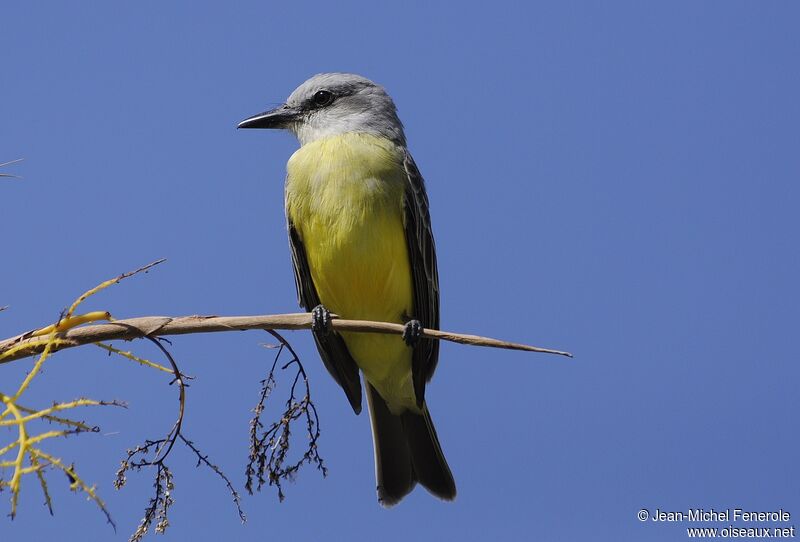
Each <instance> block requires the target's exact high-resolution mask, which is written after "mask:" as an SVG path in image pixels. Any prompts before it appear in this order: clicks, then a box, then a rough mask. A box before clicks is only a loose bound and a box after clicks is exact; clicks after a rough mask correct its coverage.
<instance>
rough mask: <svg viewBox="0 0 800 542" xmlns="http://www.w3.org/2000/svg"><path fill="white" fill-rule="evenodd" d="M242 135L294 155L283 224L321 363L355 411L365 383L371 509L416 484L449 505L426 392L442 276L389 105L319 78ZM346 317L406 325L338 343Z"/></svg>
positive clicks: (333, 76) (361, 83)
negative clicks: (277, 136)
mask: <svg viewBox="0 0 800 542" xmlns="http://www.w3.org/2000/svg"><path fill="white" fill-rule="evenodd" d="M239 128H283V129H287V130H289V131H291V132H293V133H294V134H295V135H296V136H297V138H298V140H299V141H300V149H299V150H297V152H295V153H294V154H293V155H292V157H291V158H290V159H289V163H288V164H287V173H288V174H287V177H286V193H285V195H286V218H287V222H288V229H289V242H290V245H291V250H292V261H293V263H294V276H295V283H296V286H297V295H298V301H299V303H300V305H302V306H303V307H305V309H306V310H309V311H311V312H312V315H313V326H312V329H313V332H314V333H313V334H314V339H315V341H316V344H317V348H318V349H319V353H320V356H321V357H322V361H323V362H324V363H325V366H326V367H327V368H328V371H329V372H330V373H331V375H332V376H333V378H334V379H335V380H336V382H338V383H339V385H340V386H341V387H342V388H343V389H344V392H345V394H346V395H347V399H348V400H349V401H350V405H351V406H352V407H353V410H354V411H355V412H356V414H358V413H360V412H361V381H360V378H359V369H360V370H361V372H363V373H364V378H365V380H366V382H365V385H366V388H367V402H368V404H369V410H370V420H371V423H372V437H373V438H372V441H373V446H374V450H375V474H376V478H377V486H378V487H377V489H378V500H379V501H380V502H381V503H382V504H383V505H384V506H391V505H393V504H395V503H397V502H399V501H400V500H401V499H402V498H403V497H404V496H405V495H407V494H408V493H409V492H410V491H411V490H412V489H413V488H414V486H415V485H416V483H417V482H420V483H421V484H422V485H423V486H424V487H425V488H427V489H428V491H430V492H431V493H433V494H434V495H436V496H437V497H440V498H442V499H447V500H451V499H453V498H455V495H456V486H455V481H454V480H453V475H452V474H451V472H450V468H449V467H448V465H447V461H446V460H445V458H444V455H443V453H442V449H441V447H440V445H439V439H438V438H437V436H436V430H435V429H434V427H433V422H432V421H431V417H430V414H429V412H428V407H427V405H426V404H425V383H426V382H427V381H428V380H430V378H431V376H432V375H433V371H434V369H435V368H436V362H437V359H438V356H439V343H438V341H434V340H427V339H420V336H421V332H422V329H423V328H433V329H438V327H439V278H438V272H437V269H436V252H435V247H434V242H433V234H432V232H431V223H430V215H429V212H428V196H427V194H426V192H425V184H424V181H423V179H422V175H420V173H419V170H418V169H417V166H416V164H415V163H414V159H413V158H411V154H409V152H408V149H407V148H406V138H405V134H404V133H403V125H402V124H401V122H400V119H399V118H398V117H397V110H396V108H395V105H394V102H393V101H392V99H391V98H390V97H389V95H388V94H387V93H386V91H385V90H384V89H383V87H381V86H379V85H377V84H375V83H373V82H372V81H370V80H369V79H366V78H364V77H361V76H359V75H353V74H346V73H324V74H319V75H315V76H314V77H312V78H311V79H309V80H308V81H306V82H305V83H303V84H302V85H300V86H299V87H297V89H295V91H294V92H292V94H291V95H290V96H289V98H288V99H287V100H286V103H285V104H283V105H281V106H280V107H277V108H275V109H272V110H271V111H267V112H265V113H261V114H258V115H255V116H253V117H250V118H248V119H245V120H244V121H242V122H241V123H240V124H239ZM328 311H332V312H333V313H335V314H337V315H339V316H340V317H342V318H347V319H354V320H376V321H384V322H396V323H401V324H405V332H404V334H403V337H402V338H400V337H399V336H396V335H384V334H377V333H355V332H342V333H341V334H340V333H337V332H335V331H332V330H331V326H330V312H328Z"/></svg>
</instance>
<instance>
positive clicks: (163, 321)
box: [0, 312, 572, 363]
mask: <svg viewBox="0 0 800 542" xmlns="http://www.w3.org/2000/svg"><path fill="white" fill-rule="evenodd" d="M331 324H332V326H333V329H335V330H336V331H358V332H363V333H384V334H391V335H402V334H403V330H404V326H403V325H402V324H394V323H389V322H373V321H368V320H343V319H340V318H338V317H336V316H335V315H334V317H333V320H332V321H331ZM310 328H311V313H307V312H303V313H293V314H271V315H258V316H177V317H171V316H143V317H140V318H128V319H125V320H115V321H113V322H109V323H107V324H96V325H88V326H81V327H76V328H72V329H69V330H67V331H65V332H63V333H60V334H59V336H58V339H59V341H58V343H57V344H56V345H51V350H52V351H53V352H55V351H57V350H63V349H65V348H72V347H75V346H81V345H84V344H90V343H95V342H101V341H111V340H131V339H137V338H142V337H162V336H165V335H186V334H190V333H211V332H218V331H236V330H239V331H245V330H251V329H263V330H276V329H289V330H292V329H310ZM422 336H423V337H424V338H427V339H438V340H444V341H450V342H455V343H460V344H467V345H472V346H488V347H492V348H506V349H510V350H524V351H528V352H542V353H545V354H557V355H561V356H568V357H572V354H570V353H569V352H563V351H561V350H552V349H550V348H540V347H538V346H530V345H527V344H519V343H512V342H508V341H501V340H499V339H492V338H489V337H480V336H478V335H466V334H463V333H453V332H449V331H439V330H436V329H425V330H423V333H422ZM46 344H47V341H46V340H44V339H43V338H42V337H36V336H31V335H30V332H28V333H24V334H21V335H17V336H16V337H11V338H10V339H5V340H2V341H0V354H3V352H5V351H7V350H10V349H11V348H14V349H15V352H14V353H13V354H11V355H9V356H7V357H6V358H4V359H3V360H2V361H0V363H5V362H8V361H14V360H17V359H21V358H25V357H29V356H32V355H34V354H37V353H40V352H41V351H42V350H44V348H45V345H46Z"/></svg>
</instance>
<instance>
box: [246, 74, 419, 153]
mask: <svg viewBox="0 0 800 542" xmlns="http://www.w3.org/2000/svg"><path fill="white" fill-rule="evenodd" d="M239 128H285V129H287V130H290V131H292V132H293V133H294V134H295V135H296V136H297V139H299V140H300V144H301V145H305V144H306V143H310V142H312V141H316V140H318V139H322V138H325V137H329V136H333V135H338V134H343V133H347V132H366V133H369V134H374V135H377V136H380V137H385V138H387V139H390V140H392V141H394V142H395V143H397V144H398V145H403V146H405V143H406V138H405V135H404V134H403V125H402V123H401V122H400V119H399V118H397V109H396V108H395V105H394V102H393V101H392V99H391V98H390V97H389V95H388V94H386V91H385V90H384V89H383V87H381V86H380V85H376V84H375V83H373V82H372V81H370V80H369V79H367V78H365V77H361V76H360V75H355V74H351V73H321V74H319V75H315V76H314V77H312V78H311V79H309V80H308V81H306V82H305V83H303V84H302V85H300V86H299V87H297V88H296V89H295V90H294V92H292V94H291V95H290V96H289V98H288V99H287V100H286V103H285V104H283V105H281V106H280V107H277V108H275V109H273V110H271V111H266V112H264V113H260V114H258V115H255V116H252V117H250V118H247V119H245V120H243V121H242V122H241V123H239Z"/></svg>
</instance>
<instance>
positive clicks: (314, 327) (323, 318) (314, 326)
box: [311, 305, 331, 337]
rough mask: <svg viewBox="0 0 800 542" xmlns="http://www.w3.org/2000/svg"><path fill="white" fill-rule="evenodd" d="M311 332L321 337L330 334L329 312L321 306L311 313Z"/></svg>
mask: <svg viewBox="0 0 800 542" xmlns="http://www.w3.org/2000/svg"><path fill="white" fill-rule="evenodd" d="M311 331H313V332H314V333H316V334H318V335H319V336H321V337H325V336H327V335H328V333H330V332H331V311H329V310H328V309H326V308H325V307H324V306H323V305H317V306H316V307H314V309H313V310H312V311H311Z"/></svg>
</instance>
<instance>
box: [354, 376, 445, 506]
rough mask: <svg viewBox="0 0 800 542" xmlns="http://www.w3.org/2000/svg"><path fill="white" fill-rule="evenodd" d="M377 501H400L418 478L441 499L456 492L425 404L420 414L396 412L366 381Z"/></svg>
mask: <svg viewBox="0 0 800 542" xmlns="http://www.w3.org/2000/svg"><path fill="white" fill-rule="evenodd" d="M367 400H368V402H369V412H370V420H371V422H372V441H373V444H374V446H375V472H376V477H377V479H378V501H379V502H380V503H381V504H382V505H384V506H392V505H395V504H397V503H398V502H400V500H401V499H402V498H403V497H405V496H406V495H407V494H408V493H409V492H410V491H411V490H412V489H414V486H415V485H416V484H417V482H418V481H419V483H420V484H422V485H423V486H424V487H425V488H426V489H427V490H428V491H430V492H431V493H432V494H434V495H436V496H437V497H439V498H440V499H445V500H448V501H451V500H453V499H454V498H455V496H456V482H455V480H453V474H452V473H451V472H450V467H448V466H447V460H446V459H445V458H444V454H443V453H442V448H441V446H440V445H439V439H438V438H437V437H436V429H434V427H433V422H432V421H431V416H430V414H429V413H428V407H427V406H424V407H423V408H424V410H423V413H422V414H414V413H412V412H404V413H403V414H401V415H399V416H395V415H394V414H392V413H391V412H389V407H387V406H386V402H385V401H384V400H383V398H382V397H381V396H380V395H379V394H378V392H377V391H375V388H373V387H372V385H371V384H369V383H367Z"/></svg>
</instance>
